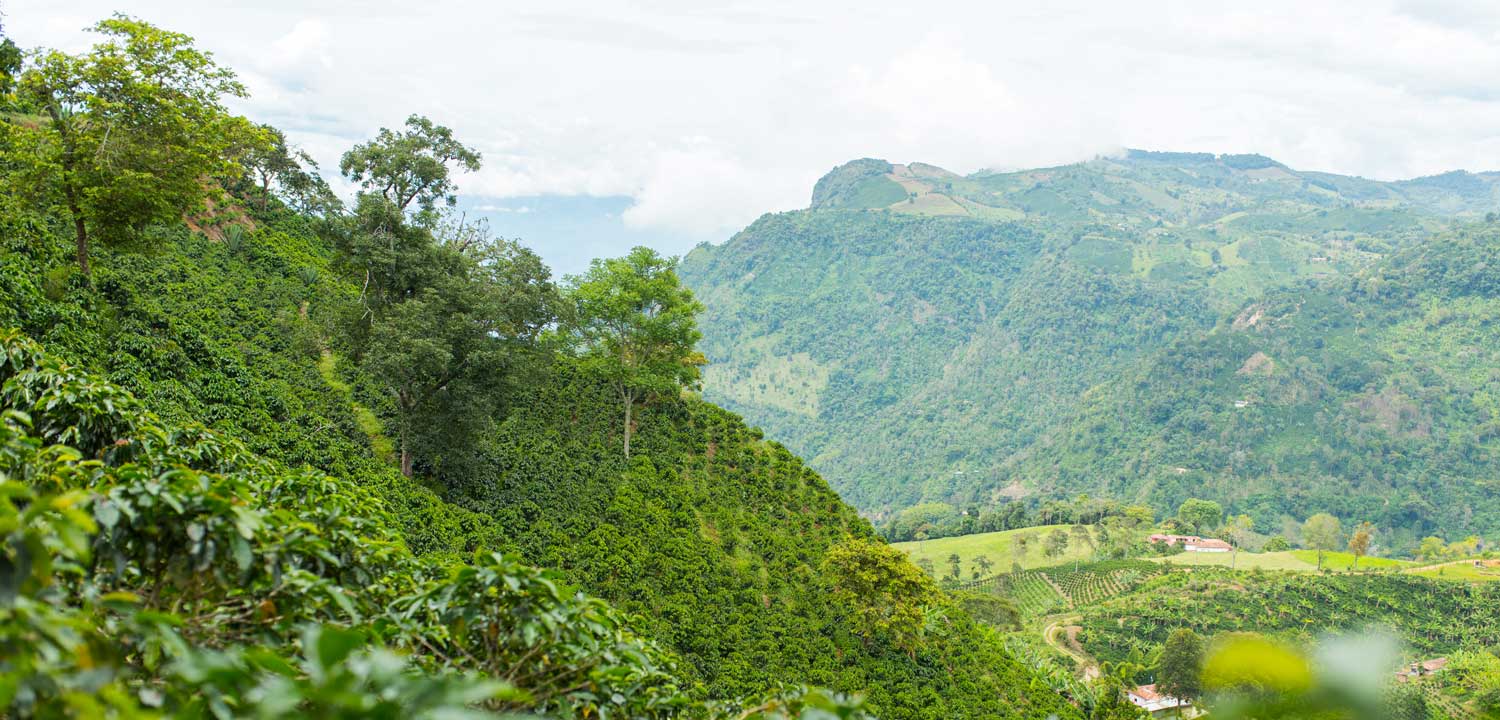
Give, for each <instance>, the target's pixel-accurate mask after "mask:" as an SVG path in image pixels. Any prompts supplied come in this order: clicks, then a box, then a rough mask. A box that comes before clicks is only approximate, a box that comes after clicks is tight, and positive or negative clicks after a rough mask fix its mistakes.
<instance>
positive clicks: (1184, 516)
mask: <svg viewBox="0 0 1500 720" xmlns="http://www.w3.org/2000/svg"><path fill="white" fill-rule="evenodd" d="M1177 518H1178V519H1179V520H1182V521H1183V522H1186V523H1188V524H1189V525H1191V526H1192V527H1193V528H1194V529H1195V530H1197V531H1198V532H1200V533H1210V532H1213V531H1214V530H1217V529H1218V528H1219V525H1220V523H1222V522H1223V521H1224V508H1223V506H1221V505H1219V504H1218V503H1216V502H1214V501H1212V500H1200V499H1198V498H1188V499H1187V500H1184V501H1182V505H1181V507H1178V508H1177Z"/></svg>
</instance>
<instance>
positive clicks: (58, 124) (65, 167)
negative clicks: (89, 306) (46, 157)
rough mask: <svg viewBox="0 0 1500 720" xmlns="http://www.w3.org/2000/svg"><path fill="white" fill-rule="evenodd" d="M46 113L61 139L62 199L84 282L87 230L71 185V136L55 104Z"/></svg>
mask: <svg viewBox="0 0 1500 720" xmlns="http://www.w3.org/2000/svg"><path fill="white" fill-rule="evenodd" d="M47 114H48V115H49V116H50V117H51V118H52V126H53V127H54V128H56V129H57V134H58V137H59V138H60V139H61V140H62V145H63V151H62V158H61V160H62V191H63V199H64V200H66V201H67V204H68V214H69V215H72V216H73V234H74V235H75V236H76V237H75V242H76V246H77V249H76V254H77V257H78V268H79V269H80V270H82V271H83V279H84V281H85V282H87V281H88V279H89V231H88V227H86V226H85V225H84V222H83V209H82V208H80V207H79V206H78V190H77V188H74V187H73V166H74V156H73V138H72V133H71V132H69V130H68V125H67V123H66V122H64V121H63V117H62V112H61V111H60V110H59V109H58V107H57V105H56V104H49V105H48V106H47Z"/></svg>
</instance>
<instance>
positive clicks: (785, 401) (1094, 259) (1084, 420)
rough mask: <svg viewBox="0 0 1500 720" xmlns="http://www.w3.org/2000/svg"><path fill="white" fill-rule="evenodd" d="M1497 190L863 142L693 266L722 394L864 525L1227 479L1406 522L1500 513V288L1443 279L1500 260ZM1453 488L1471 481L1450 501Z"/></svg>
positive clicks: (1263, 507) (1304, 508)
mask: <svg viewBox="0 0 1500 720" xmlns="http://www.w3.org/2000/svg"><path fill="white" fill-rule="evenodd" d="M1497 183H1500V174H1496V173H1489V172H1486V173H1469V172H1464V171H1455V172H1451V173H1445V174H1442V175H1437V176H1432V177H1425V178H1418V179H1414V180H1405V181H1397V182H1381V181H1374V180H1367V179H1363V178H1357V177H1349V176H1342V175H1335V174H1330V173H1321V172H1304V171H1298V170H1294V169H1292V168H1289V167H1287V166H1286V165H1283V164H1281V163H1278V162H1276V161H1274V160H1271V159H1270V158H1266V157H1263V156H1259V155H1211V154H1202V153H1162V152H1146V151H1136V150H1132V151H1127V152H1125V153H1124V154H1122V155H1120V156H1116V157H1101V158H1097V159H1094V160H1091V161H1088V162H1084V163H1079V164H1074V165H1067V166H1062V167H1054V168H1042V169H1035V170H1024V171H1018V172H1006V173H991V172H981V173H976V174H973V175H968V176H960V175H957V174H955V173H951V172H948V171H945V170H943V169H941V168H938V167H935V166H932V165H925V164H922V163H911V164H908V165H897V164H892V163H889V162H885V161H882V160H872V159H863V160H856V161H853V162H850V163H847V164H845V165H843V166H840V167H838V168H836V169H834V170H833V171H832V172H830V173H828V174H827V175H826V176H824V177H823V178H822V179H821V180H819V181H818V183H817V185H816V186H815V188H814V190H813V194H812V202H811V205H810V207H809V208H808V209H806V210H800V211H794V212H787V213H779V214H772V215H766V216H763V217H762V218H760V219H759V220H757V221H756V222H754V223H753V224H751V225H750V226H749V227H748V228H746V229H745V230H743V231H742V232H740V233H738V234H737V235H736V236H734V237H733V238H731V239H730V240H729V241H727V242H725V243H723V244H721V245H702V246H700V247H698V248H696V249H695V250H693V251H692V252H691V253H689V254H688V255H687V257H686V258H684V261H683V267H682V275H683V277H684V279H685V280H686V281H687V282H688V283H689V284H690V285H691V286H693V287H694V288H695V289H696V290H697V292H698V294H699V297H700V298H701V299H702V301H703V302H704V303H705V305H706V306H707V308H708V309H707V312H706V314H705V319H704V334H705V339H704V348H705V351H706V354H707V355H708V357H709V359H710V360H711V361H712V364H711V365H710V366H709V368H708V371H707V373H706V376H705V386H706V390H705V392H706V396H707V397H708V398H709V399H711V400H713V401H715V402H719V403H721V404H724V405H725V406H726V407H729V408H731V409H733V410H735V411H737V412H740V413H742V414H744V415H745V416H746V418H747V419H749V420H750V421H752V422H754V423H757V424H760V425H762V426H764V427H765V428H767V430H768V431H769V432H771V433H773V434H774V435H776V436H778V437H781V438H783V439H784V440H785V441H786V442H787V444H788V445H789V447H791V448H792V449H793V450H794V451H796V452H798V453H800V454H803V455H804V456H805V457H807V458H809V462H810V463H811V464H812V466H813V467H814V468H816V469H818V470H819V471H820V472H822V473H823V474H824V475H825V476H826V477H828V478H829V480H830V482H831V483H832V485H833V486H834V487H835V488H836V489H837V490H838V491H839V492H841V493H842V494H843V495H844V496H845V497H846V498H847V499H849V500H850V501H851V502H852V503H854V504H855V505H856V506H857V507H859V508H860V509H861V510H862V511H863V512H865V513H866V514H868V515H871V516H874V517H880V516H882V515H884V514H887V513H889V512H892V511H896V510H900V509H902V508H904V507H909V506H911V505H914V504H917V503H920V502H928V501H940V502H948V503H953V504H956V505H966V504H979V505H989V504H994V503H998V502H1004V501H1008V500H1014V499H1023V498H1032V499H1035V498H1044V497H1054V496H1070V495H1072V494H1076V493H1081V492H1091V493H1103V494H1108V495H1110V496H1115V497H1118V498H1119V499H1122V500H1131V501H1142V502H1148V503H1151V504H1153V505H1155V506H1157V507H1158V508H1163V509H1164V508H1168V507H1172V506H1174V505H1175V503H1178V502H1180V501H1181V500H1183V499H1185V498H1186V497H1191V496H1201V497H1209V498H1213V499H1218V500H1220V501H1221V502H1224V503H1226V504H1228V505H1229V506H1231V507H1233V508H1236V509H1237V510H1241V511H1244V512H1249V513H1251V514H1252V515H1253V516H1254V518H1255V520H1256V523H1257V526H1259V527H1260V528H1261V529H1263V530H1265V531H1274V530H1277V529H1278V528H1279V527H1280V526H1281V525H1282V524H1284V522H1285V521H1286V520H1287V519H1289V518H1292V519H1295V518H1300V517H1305V515H1306V514H1307V513H1310V512H1316V511H1319V510H1324V509H1328V510H1334V511H1337V512H1339V513H1340V514H1342V515H1345V516H1347V517H1349V518H1350V519H1355V518H1356V517H1357V518H1359V519H1370V520H1372V521H1379V522H1384V523H1386V524H1388V525H1390V526H1391V527H1393V528H1400V529H1401V531H1402V532H1401V536H1402V538H1403V539H1404V540H1405V539H1410V538H1412V537H1415V534H1417V533H1422V532H1429V531H1437V530H1442V531H1446V532H1454V533H1459V532H1468V531H1478V530H1481V529H1490V528H1489V527H1488V525H1485V524H1484V523H1485V522H1488V521H1483V520H1476V519H1473V515H1479V514H1481V513H1475V514H1473V515H1471V514H1470V513H1468V512H1461V511H1458V506H1459V505H1461V504H1462V502H1463V500H1466V499H1469V498H1471V496H1475V497H1477V496H1478V495H1482V492H1481V489H1482V487H1483V479H1484V478H1486V477H1490V476H1493V473H1492V472H1490V469H1491V468H1492V467H1493V465H1492V462H1493V460H1492V455H1491V453H1492V451H1493V450H1494V444H1493V443H1494V439H1495V437H1494V432H1493V427H1494V426H1493V425H1492V422H1493V421H1492V420H1491V414H1490V406H1489V404H1488V400H1487V397H1488V395H1486V394H1485V393H1487V392H1488V391H1489V385H1488V384H1489V383H1490V382H1492V381H1491V380H1490V379H1489V378H1488V376H1487V375H1486V371H1485V370H1484V368H1485V362H1486V360H1487V359H1489V356H1488V350H1487V349H1486V345H1487V343H1488V342H1489V340H1490V339H1491V337H1490V333H1492V332H1493V331H1492V326H1491V323H1490V320H1489V317H1490V316H1489V315H1488V314H1487V313H1489V312H1490V308H1489V306H1488V305H1486V304H1485V302H1486V301H1487V300H1488V299H1489V297H1490V296H1489V295H1486V294H1485V293H1487V292H1488V291H1487V290H1486V289H1485V288H1486V287H1487V286H1486V285H1485V284H1484V283H1485V282H1486V280H1485V279H1484V277H1475V278H1470V279H1469V280H1472V282H1473V283H1474V285H1473V286H1472V287H1471V286H1469V285H1465V284H1464V283H1466V282H1469V280H1460V279H1455V278H1449V279H1450V280H1452V281H1453V282H1452V283H1450V284H1449V285H1443V286H1439V285H1437V284H1436V283H1437V281H1436V280H1434V276H1433V275H1432V274H1431V273H1430V272H1429V269H1430V267H1431V264H1432V263H1439V264H1444V263H1447V264H1461V263H1462V262H1466V261H1470V260H1473V261H1476V262H1481V263H1483V262H1485V261H1486V260H1485V258H1488V257H1490V256H1491V255H1492V254H1493V252H1494V242H1493V234H1492V232H1491V228H1490V225H1489V224H1488V222H1486V220H1487V218H1486V216H1488V219H1489V220H1493V217H1494V216H1493V214H1492V213H1493V212H1494V211H1495V210H1496V209H1497V208H1500V199H1497V197H1500V196H1497V194H1496V192H1497V187H1500V185H1497ZM1457 258H1464V260H1458V259H1457ZM1476 258H1477V259H1476ZM1447 264H1445V265H1444V266H1445V267H1447V266H1449V265H1447ZM1485 267H1486V266H1484V265H1482V264H1481V265H1480V266H1479V268H1480V269H1479V271H1478V273H1479V275H1484V273H1485V272H1486V271H1485ZM1424 273H1425V274H1424ZM1442 277H1448V276H1442ZM1485 277H1488V276H1485ZM1373 287H1382V288H1391V287H1401V288H1404V291H1403V292H1404V293H1405V294H1403V295H1400V296H1399V297H1398V296H1394V295H1387V294H1382V293H1381V292H1376V291H1373V290H1372V289H1371V288H1373ZM1325 307H1326V309H1327V312H1319V313H1314V312H1312V310H1313V309H1314V308H1325ZM1459 307H1462V308H1463V309H1462V310H1460V309H1459ZM1413 313H1416V314H1417V315H1418V316H1419V317H1426V316H1427V314H1433V317H1432V318H1430V319H1428V320H1417V321H1414V320H1412V317H1411V316H1412V314H1413ZM1439 316H1441V317H1442V318H1443V319H1442V320H1441V321H1439V320H1438V317H1439ZM1346 328H1354V329H1353V330H1350V331H1349V332H1354V333H1356V334H1355V335H1352V336H1350V337H1349V338H1348V339H1347V341H1345V342H1338V341H1337V338H1338V337H1339V334H1340V332H1341V331H1343V330H1344V329H1346ZM1377 337H1378V338H1379V339H1380V342H1370V341H1371V340H1374V339H1375V338H1377ZM1317 342H1321V344H1319V345H1317V346H1316V347H1315V346H1314V344H1315V343H1317ZM1455 352H1456V353H1457V354H1456V355H1455V354H1453V353H1455ZM1225 368H1227V370H1226V369H1225ZM1314 376H1316V377H1314ZM1417 378H1420V379H1417ZM1272 387H1274V388H1275V390H1274V391H1272V389H1271V388H1272ZM1419 388H1426V389H1427V391H1425V392H1418V389H1419ZM1309 398H1315V399H1309ZM1434 403H1437V404H1434ZM1454 403H1458V404H1460V405H1462V408H1461V409H1457V410H1454V409H1452V407H1451V406H1452V405H1453V404H1454ZM1450 410H1451V411H1450ZM1169 428H1181V429H1180V430H1175V431H1170V432H1169ZM1247 428H1249V429H1251V430H1253V431H1247ZM1209 446H1211V447H1213V448H1214V450H1213V451H1212V452H1209V451H1207V450H1206V449H1205V448H1207V447H1209ZM1205 453H1208V454H1205ZM1372 453H1373V454H1372ZM1391 457H1399V462H1391V460H1390V458H1391ZM1454 458H1461V461H1455V460H1454ZM1419 478H1420V479H1419ZM1434 486H1436V487H1441V488H1448V487H1452V488H1455V489H1459V490H1462V492H1458V493H1449V494H1447V495H1445V496H1443V497H1445V498H1446V499H1448V500H1452V501H1453V506H1451V507H1441V508H1440V507H1436V505H1435V504H1443V503H1439V502H1438V501H1437V500H1435V499H1434V498H1433V496H1432V495H1430V492H1429V491H1430V490H1431V489H1432V488H1433V487H1434ZM1393 493H1394V496H1393ZM1412 497H1417V498H1425V504H1424V502H1419V501H1410V502H1409V500H1411V498H1412Z"/></svg>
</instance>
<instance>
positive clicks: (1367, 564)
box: [1291, 550, 1416, 570]
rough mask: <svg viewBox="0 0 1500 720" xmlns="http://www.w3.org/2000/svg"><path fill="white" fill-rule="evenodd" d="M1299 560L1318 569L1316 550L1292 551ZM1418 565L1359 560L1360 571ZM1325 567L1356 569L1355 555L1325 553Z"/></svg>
mask: <svg viewBox="0 0 1500 720" xmlns="http://www.w3.org/2000/svg"><path fill="white" fill-rule="evenodd" d="M1291 553H1292V555H1295V556H1296V557H1297V559H1298V560H1301V561H1303V562H1305V563H1307V564H1308V565H1311V566H1314V567H1316V566H1317V564H1318V552H1317V551H1316V550H1292V551H1291ZM1413 565H1416V563H1414V562H1411V561H1409V560H1395V559H1392V558H1382V557H1369V556H1368V555H1367V556H1365V557H1362V558H1360V559H1359V567H1358V568H1357V569H1359V570H1365V569H1370V570H1374V569H1377V568H1378V569H1382V570H1384V569H1391V568H1406V567H1411V566H1413ZM1323 567H1325V568H1328V569H1330V570H1348V569H1350V568H1353V567H1354V555H1353V554H1352V553H1346V552H1325V553H1323Z"/></svg>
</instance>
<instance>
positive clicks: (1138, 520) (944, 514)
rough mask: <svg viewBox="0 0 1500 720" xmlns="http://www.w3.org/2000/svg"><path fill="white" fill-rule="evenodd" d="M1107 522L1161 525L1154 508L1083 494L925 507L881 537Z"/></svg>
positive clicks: (893, 521)
mask: <svg viewBox="0 0 1500 720" xmlns="http://www.w3.org/2000/svg"><path fill="white" fill-rule="evenodd" d="M1106 518H1122V519H1126V520H1129V521H1130V524H1131V526H1132V527H1133V526H1137V525H1142V526H1144V525H1151V524H1152V523H1154V522H1155V521H1156V515H1155V512H1154V511H1153V510H1152V509H1151V508H1150V507H1148V506H1145V505H1126V504H1123V503H1120V502H1118V501H1116V500H1111V499H1107V498H1092V497H1089V496H1088V495H1079V496H1078V497H1076V498H1073V499H1072V500H1065V499H1063V500H1042V501H1036V500H1030V501H1021V500H1016V501H1009V502H1004V503H1001V504H999V505H994V506H982V505H979V504H977V503H971V504H969V505H966V506H964V507H962V508H960V507H957V506H954V505H950V504H948V503H921V504H918V505H913V506H912V507H909V508H906V509H905V510H902V511H900V512H898V513H896V514H895V515H893V516H892V517H891V518H890V519H888V520H886V521H885V522H883V523H881V524H880V525H879V529H880V534H881V536H882V537H884V538H885V539H886V540H889V541H890V542H906V541H909V540H934V539H937V538H943V537H954V536H957V535H972V534H974V533H985V532H997V531H1002V530H1016V529H1019V528H1027V527H1036V526H1039V525H1099V524H1102V523H1103V522H1104V521H1105V519H1106Z"/></svg>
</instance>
